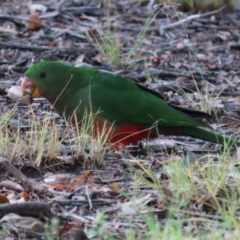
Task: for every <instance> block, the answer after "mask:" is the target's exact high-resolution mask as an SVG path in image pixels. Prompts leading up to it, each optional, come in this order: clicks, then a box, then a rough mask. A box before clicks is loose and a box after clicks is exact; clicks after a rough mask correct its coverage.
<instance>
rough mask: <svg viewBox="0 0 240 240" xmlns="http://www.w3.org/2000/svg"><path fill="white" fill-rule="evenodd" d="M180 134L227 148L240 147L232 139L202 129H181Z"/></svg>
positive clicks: (238, 143)
mask: <svg viewBox="0 0 240 240" xmlns="http://www.w3.org/2000/svg"><path fill="white" fill-rule="evenodd" d="M181 132H182V133H184V134H186V135H188V136H191V137H195V138H200V139H203V140H207V141H209V142H214V143H218V144H222V145H225V144H227V145H228V146H234V145H235V146H238V147H240V142H239V141H237V140H234V139H231V138H229V137H226V136H224V135H220V134H216V133H213V132H210V131H207V130H204V129H202V128H196V127H181Z"/></svg>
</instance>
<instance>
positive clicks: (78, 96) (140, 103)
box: [25, 61, 240, 146]
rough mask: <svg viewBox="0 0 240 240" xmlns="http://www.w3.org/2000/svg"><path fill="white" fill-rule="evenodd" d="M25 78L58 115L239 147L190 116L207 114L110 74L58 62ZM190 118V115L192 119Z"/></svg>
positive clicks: (41, 65)
mask: <svg viewBox="0 0 240 240" xmlns="http://www.w3.org/2000/svg"><path fill="white" fill-rule="evenodd" d="M25 75H26V76H27V77H28V78H29V80H30V81H32V82H33V84H34V85H35V86H36V87H37V89H39V91H40V92H41V94H42V96H43V97H45V98H46V99H48V100H49V101H50V102H51V104H53V106H54V108H55V109H56V111H57V112H58V113H59V114H60V115H61V116H66V117H70V116H71V115H72V114H73V112H74V111H76V114H77V117H78V120H79V121H80V120H81V119H82V117H83V115H84V112H85V110H87V111H92V112H93V113H96V112H99V114H100V116H101V117H102V118H104V119H107V120H108V121H110V122H114V123H115V124H116V125H118V126H121V125H124V124H136V125H141V126H142V127H143V128H150V127H152V126H153V125H157V126H158V131H159V132H160V134H161V132H163V133H165V132H169V131H170V132H173V133H174V132H181V134H182V135H189V136H193V137H196V138H200V139H204V140H208V141H211V142H216V143H220V144H224V143H225V141H226V142H229V143H230V144H236V145H237V146H240V142H238V141H235V140H231V139H229V138H227V137H223V136H221V135H216V134H214V133H212V132H208V131H206V130H204V129H202V127H204V128H209V126H208V125H207V124H206V123H204V122H202V121H200V120H198V119H195V118H194V117H192V116H195V115H199V116H200V117H201V116H202V117H207V116H209V115H207V114H205V113H202V112H199V111H194V110H189V109H186V110H185V109H181V108H179V107H175V106H171V105H169V104H167V103H166V102H165V101H164V100H163V99H162V98H161V96H160V95H158V94H157V93H153V92H152V91H151V90H148V89H145V88H144V87H142V86H138V85H137V84H135V83H133V82H131V81H129V80H127V79H124V78H121V77H118V76H114V75H112V74H109V73H104V72H101V71H98V70H94V69H92V68H84V67H81V68H75V67H71V66H67V65H64V64H62V63H59V62H51V61H45V62H39V63H36V64H35V65H33V66H32V67H30V68H29V69H28V70H27V71H26V73H25ZM191 115H192V116H191Z"/></svg>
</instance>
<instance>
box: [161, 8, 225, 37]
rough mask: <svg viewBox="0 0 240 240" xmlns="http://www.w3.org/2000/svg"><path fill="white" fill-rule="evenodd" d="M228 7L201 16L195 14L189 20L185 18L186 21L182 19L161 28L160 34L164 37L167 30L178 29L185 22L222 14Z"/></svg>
mask: <svg viewBox="0 0 240 240" xmlns="http://www.w3.org/2000/svg"><path fill="white" fill-rule="evenodd" d="M225 7H226V6H223V7H221V8H219V9H217V10H214V11H211V12H207V13H202V14H201V13H199V14H194V15H191V16H188V17H187V18H184V19H181V20H179V21H177V22H174V23H170V24H167V25H165V26H160V27H159V34H160V35H163V34H164V31H165V30H166V29H169V28H173V27H176V26H179V25H181V24H183V23H185V22H188V21H191V20H193V19H196V18H202V17H207V16H210V15H214V14H217V13H219V12H221V11H222V10H223V9H224V8H225Z"/></svg>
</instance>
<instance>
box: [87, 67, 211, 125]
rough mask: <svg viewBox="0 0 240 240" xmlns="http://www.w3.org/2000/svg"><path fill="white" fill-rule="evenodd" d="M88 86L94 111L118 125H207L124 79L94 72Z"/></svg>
mask: <svg viewBox="0 0 240 240" xmlns="http://www.w3.org/2000/svg"><path fill="white" fill-rule="evenodd" d="M92 76H93V77H92V81H91V83H90V89H91V94H90V95H91V98H90V99H91V104H92V108H93V111H95V112H96V111H98V110H99V109H100V111H101V114H100V115H101V116H102V117H104V118H106V119H108V120H110V121H115V122H117V123H119V124H123V123H134V124H142V125H148V126H151V125H153V124H154V123H156V122H157V121H158V125H159V126H194V127H195V126H201V127H208V125H207V124H205V123H203V122H201V121H198V120H196V119H194V118H193V117H191V116H189V115H187V114H185V113H182V112H180V111H178V110H177V109H175V108H173V107H171V106H169V105H168V104H167V103H166V102H165V101H164V100H163V99H161V98H160V97H158V96H157V95H154V94H152V93H151V92H149V91H145V90H144V89H143V88H140V87H139V86H138V85H136V84H134V83H133V82H131V81H128V80H126V79H124V78H121V77H117V76H114V75H112V74H107V73H102V72H98V71H97V72H95V74H93V75H92Z"/></svg>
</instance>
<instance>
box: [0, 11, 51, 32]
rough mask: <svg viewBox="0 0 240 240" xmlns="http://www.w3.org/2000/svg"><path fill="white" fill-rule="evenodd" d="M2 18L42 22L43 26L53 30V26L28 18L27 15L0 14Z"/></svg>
mask: <svg viewBox="0 0 240 240" xmlns="http://www.w3.org/2000/svg"><path fill="white" fill-rule="evenodd" d="M39 17H40V18H41V16H39ZM0 18H6V19H10V20H20V21H25V22H32V23H36V24H40V25H41V26H43V27H45V28H47V29H49V30H51V28H50V27H49V26H47V25H46V24H44V23H39V22H38V21H34V20H31V19H28V18H27V17H17V16H11V15H5V14H0Z"/></svg>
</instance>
